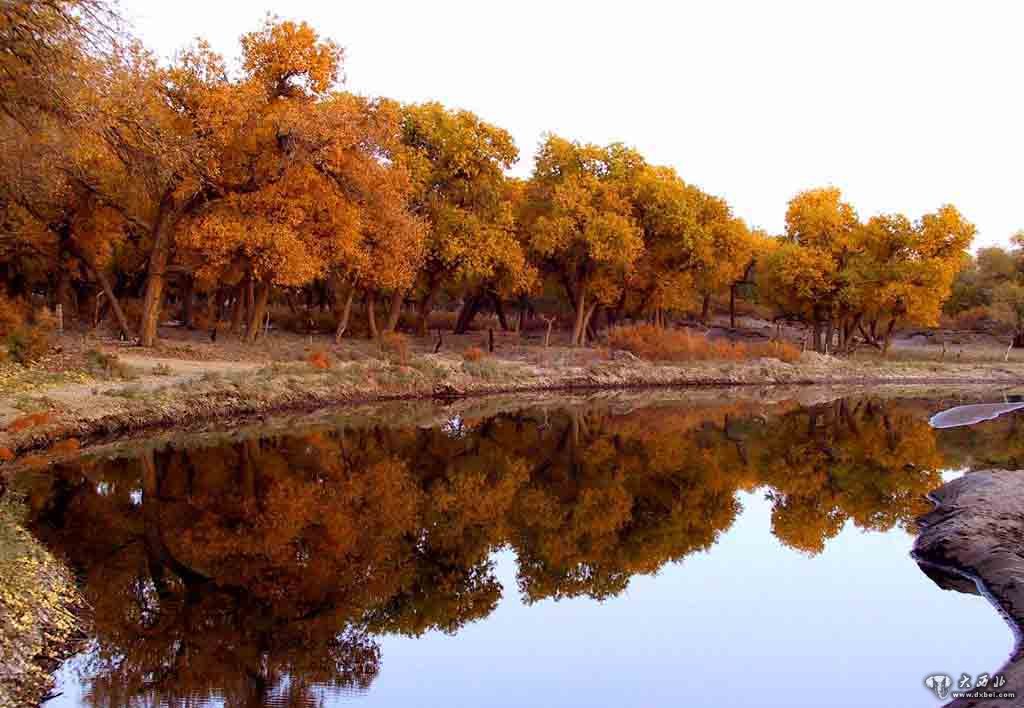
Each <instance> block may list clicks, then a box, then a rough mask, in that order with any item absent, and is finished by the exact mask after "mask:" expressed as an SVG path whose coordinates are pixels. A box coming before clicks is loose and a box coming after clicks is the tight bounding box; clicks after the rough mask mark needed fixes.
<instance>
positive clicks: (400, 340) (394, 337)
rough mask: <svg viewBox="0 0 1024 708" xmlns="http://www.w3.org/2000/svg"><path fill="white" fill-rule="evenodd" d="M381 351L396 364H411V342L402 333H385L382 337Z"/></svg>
mask: <svg viewBox="0 0 1024 708" xmlns="http://www.w3.org/2000/svg"><path fill="white" fill-rule="evenodd" d="M380 351H381V354H383V355H384V357H385V358H386V359H387V360H388V361H390V362H392V363H394V364H400V365H401V366H406V365H407V364H408V363H409V340H408V338H406V336H405V335H404V334H402V333H400V332H385V333H384V334H382V335H381V337H380Z"/></svg>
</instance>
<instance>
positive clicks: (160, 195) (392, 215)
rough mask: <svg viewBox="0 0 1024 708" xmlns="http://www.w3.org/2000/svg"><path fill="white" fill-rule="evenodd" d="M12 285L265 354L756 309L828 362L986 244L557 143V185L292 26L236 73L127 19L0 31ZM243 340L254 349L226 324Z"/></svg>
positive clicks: (1, 18) (0, 199) (277, 29)
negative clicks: (271, 325) (301, 310)
mask: <svg viewBox="0 0 1024 708" xmlns="http://www.w3.org/2000/svg"><path fill="white" fill-rule="evenodd" d="M0 45H2V46H3V47H4V49H5V51H4V52H3V53H2V55H0V141H2V143H3V144H2V146H0V147H2V149H0V219H2V220H3V228H2V229H0V278H2V282H3V285H4V289H5V295H6V297H7V298H9V299H18V300H23V301H27V300H28V299H30V298H31V297H36V298H37V299H40V298H45V301H46V302H47V304H48V305H49V306H51V307H55V306H56V305H57V304H60V305H61V307H62V310H63V312H64V313H66V315H67V317H69V318H73V317H76V316H77V317H79V318H82V319H89V318H92V319H97V315H99V314H103V313H107V312H109V314H110V315H112V316H113V318H114V320H115V321H116V323H117V327H118V328H119V329H120V330H121V333H122V335H123V336H124V337H125V338H128V339H136V338H137V339H138V340H139V342H140V343H141V344H142V345H144V346H150V345H153V344H154V343H155V342H156V340H157V331H158V330H157V327H158V324H159V323H160V322H161V320H162V319H164V318H165V317H167V316H168V313H166V312H165V310H167V309H168V306H167V300H168V295H170V296H171V297H172V298H173V300H174V304H175V306H176V308H178V309H177V310H176V314H175V316H177V317H179V318H180V319H181V320H182V321H183V323H184V324H185V325H187V326H195V325H196V324H197V322H199V321H203V322H205V323H206V324H207V325H210V323H212V325H210V326H213V327H216V326H217V323H220V322H224V323H226V324H225V326H226V327H228V328H230V330H231V331H232V332H237V333H238V334H239V335H240V336H243V337H244V338H245V339H246V340H248V341H254V340H256V339H257V338H258V337H259V336H260V335H261V333H262V332H264V331H265V330H264V327H263V325H264V323H265V321H266V316H267V310H268V306H269V305H270V304H271V303H273V302H282V303H288V304H289V305H291V306H292V307H293V308H294V307H295V303H296V302H297V301H301V300H303V299H305V301H306V302H307V303H316V304H319V305H321V306H322V307H324V308H327V309H329V310H330V311H331V312H333V314H334V318H333V326H334V328H335V332H336V336H337V338H339V339H340V338H341V337H343V336H344V335H345V334H346V333H351V332H352V329H353V328H352V327H350V322H351V320H352V318H353V317H354V313H355V312H358V313H359V317H360V321H361V322H363V323H365V328H366V331H367V332H368V333H369V334H370V336H377V335H378V334H379V333H380V332H383V331H393V330H395V329H396V328H397V327H398V326H399V322H400V320H401V316H402V313H403V312H405V313H407V314H408V313H410V312H411V313H414V324H412V325H411V327H410V328H411V329H412V330H414V331H416V332H418V333H420V334H424V333H425V331H426V329H427V326H428V323H429V318H430V315H431V312H432V311H433V310H434V309H435V308H436V307H437V306H438V305H439V303H458V304H459V306H460V307H461V310H460V313H459V316H458V317H457V319H456V320H455V322H454V326H455V328H456V330H457V331H465V330H466V329H467V328H468V327H469V326H470V324H471V322H472V320H473V318H474V316H475V315H476V314H477V313H478V312H479V311H481V310H483V309H488V310H493V311H494V312H495V314H496V315H497V316H498V317H499V319H500V320H501V323H502V326H506V327H515V326H517V325H516V324H515V323H513V322H511V321H510V320H511V318H508V317H506V313H505V308H506V306H507V305H509V304H513V305H514V306H516V307H517V308H518V309H519V313H520V320H521V319H522V317H523V316H524V314H525V313H528V312H530V311H531V310H532V309H534V307H535V302H536V300H537V298H544V299H545V301H549V302H550V301H553V302H555V303H556V304H557V306H558V308H559V309H560V310H562V311H565V312H571V313H572V318H571V323H572V326H571V329H572V334H571V341H572V343H573V344H575V345H584V344H585V343H586V342H587V341H588V339H589V338H593V337H594V336H595V334H596V333H597V332H598V331H599V330H600V329H601V328H602V327H607V326H609V325H613V324H615V323H618V322H623V321H630V320H633V321H635V320H638V319H643V320H648V321H650V322H653V323H655V324H657V325H664V324H665V323H666V322H668V321H669V319H670V317H672V316H678V315H680V314H683V313H688V314H693V315H695V316H699V317H702V318H703V319H707V318H708V316H709V310H710V306H711V303H712V300H713V299H722V300H724V299H725V298H728V299H729V302H730V304H731V305H732V308H731V309H732V314H733V325H735V302H736V299H737V297H756V299H757V300H759V301H760V302H762V303H764V304H766V305H769V306H771V307H772V308H773V310H774V313H775V314H776V315H777V316H778V317H781V318H787V319H791V320H794V321H798V322H802V323H805V324H807V325H808V326H809V328H810V331H811V332H813V341H812V344H813V346H814V347H815V348H816V349H817V350H819V351H826V350H828V351H841V350H845V349H849V348H851V347H852V346H853V345H854V344H856V343H864V342H866V343H867V344H869V345H872V346H875V347H878V348H880V349H885V348H887V347H888V344H889V341H890V339H891V336H892V333H893V331H894V329H895V328H896V327H897V326H898V324H899V323H900V322H903V321H908V322H918V323H921V324H926V325H927V324H935V323H937V321H938V316H939V312H940V308H941V307H942V304H943V302H944V301H945V300H946V298H947V297H948V296H949V294H950V289H951V286H952V284H953V280H954V277H955V275H956V273H957V271H958V270H959V269H960V267H961V265H962V263H963V262H964V259H965V258H966V249H967V247H968V246H969V244H970V242H971V239H972V237H973V235H974V231H975V230H974V227H973V226H972V225H971V224H970V223H968V222H967V221H966V220H965V219H964V218H963V217H962V216H961V215H960V214H959V212H957V210H956V209H955V208H954V207H952V206H949V205H946V206H942V207H940V208H939V209H938V210H937V211H935V212H934V213H931V214H927V215H925V216H923V217H921V218H920V219H918V220H917V221H912V220H911V219H909V218H907V217H905V216H903V215H901V214H886V215H879V216H874V217H871V218H870V219H867V220H866V221H862V220H860V219H859V218H858V216H857V214H856V212H855V211H854V209H853V207H852V206H851V205H849V204H848V203H846V202H844V201H843V200H842V197H841V194H840V192H839V190H837V189H835V188H831V187H828V188H822V189H813V190H810V191H807V192H803V193H801V194H798V195H797V196H796V197H794V198H793V200H792V201H791V202H790V204H789V209H788V211H787V215H786V229H785V233H783V234H781V235H770V234H767V233H764V232H761V231H758V230H754V229H751V228H749V227H748V226H747V225H746V224H745V223H744V222H743V221H742V220H741V219H739V218H737V217H736V216H735V214H734V213H733V211H732V209H731V208H730V206H729V204H728V203H727V202H726V201H725V200H724V199H722V198H720V197H717V196H713V195H710V194H707V193H706V192H704V191H702V190H701V189H699V188H697V187H695V186H694V185H692V184H690V183H688V182H686V181H684V180H683V179H682V178H681V177H680V176H679V175H678V174H677V173H676V172H675V170H673V169H672V168H669V167H664V166H657V165H652V164H650V163H649V162H647V160H645V159H644V157H643V156H642V155H640V154H639V153H638V152H637V151H635V150H633V149H631V148H629V147H626V146H625V145H622V144H618V143H615V144H611V145H607V146H598V145H591V144H584V143H580V142H575V141H572V140H568V139H565V138H562V137H558V136H555V135H548V136H546V137H545V138H544V139H543V140H542V142H541V144H540V146H539V147H538V149H537V152H536V154H535V164H534V169H533V173H532V175H531V176H530V177H529V178H528V179H519V178H516V177H512V176H510V175H509V174H508V169H509V168H510V167H511V166H512V165H513V164H514V163H516V161H517V160H518V159H519V150H518V148H517V147H516V145H515V144H514V142H513V140H512V137H511V136H510V134H509V133H508V132H507V131H505V130H503V129H502V128H499V127H497V126H495V125H491V124H489V123H487V122H485V121H483V120H481V119H480V118H479V117H477V116H476V115H474V114H472V113H470V112H468V111H465V110H454V109H450V108H447V107H445V106H442V105H440V104H438V103H426V104H418V105H417V104H401V103H398V102H396V101H393V100H390V99H386V98H365V97H361V96H356V95H354V94H351V93H346V92H344V91H342V90H340V89H339V85H340V83H341V76H342V69H343V61H344V52H343V50H342V48H341V47H340V46H339V45H337V44H336V43H334V42H333V41H331V40H328V39H325V38H323V37H321V36H320V35H319V34H318V33H317V32H316V31H315V30H314V29H313V28H312V27H310V26H309V25H307V24H305V23H295V22H290V21H283V20H280V19H277V18H273V17H270V18H268V19H267V20H266V21H265V22H264V24H263V25H262V26H261V27H259V28H258V29H256V30H255V31H253V32H249V33H247V34H244V35H242V37H241V54H240V57H239V59H238V60H237V61H228V60H226V59H225V58H224V57H222V56H220V55H219V54H217V53H216V52H214V51H213V50H212V49H211V47H210V46H209V45H208V44H206V43H205V42H203V41H197V42H196V43H195V44H193V45H192V46H190V47H188V48H186V49H184V50H182V51H181V52H180V53H179V54H178V55H177V56H176V58H175V59H174V60H173V61H171V62H170V63H163V62H161V61H159V60H158V59H157V58H156V57H155V56H154V55H153V54H152V53H151V52H150V51H149V50H147V49H146V48H145V47H143V46H142V45H141V44H140V43H139V42H138V41H136V40H134V39H132V38H131V37H130V36H128V35H127V33H126V32H125V31H124V29H123V27H122V24H121V22H120V20H119V19H118V18H117V16H116V15H115V14H114V13H113V12H112V11H111V10H110V8H109V7H107V6H106V5H105V4H104V2H103V1H102V0H47V1H45V2H43V1H39V0H12V1H11V2H6V3H4V4H3V6H2V8H0ZM227 323H229V324H227Z"/></svg>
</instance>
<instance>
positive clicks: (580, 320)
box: [572, 285, 587, 347]
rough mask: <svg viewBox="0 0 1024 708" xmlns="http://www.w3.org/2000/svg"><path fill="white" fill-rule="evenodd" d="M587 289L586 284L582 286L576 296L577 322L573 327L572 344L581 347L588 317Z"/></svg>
mask: <svg viewBox="0 0 1024 708" xmlns="http://www.w3.org/2000/svg"><path fill="white" fill-rule="evenodd" d="M586 299H587V289H586V287H585V286H582V285H581V286H580V290H579V294H578V295H577V296H576V324H575V325H573V328H572V346H574V347H579V346H582V345H583V339H584V338H585V337H586V329H585V326H586V319H587V312H586V310H587V306H586V305H587V303H586Z"/></svg>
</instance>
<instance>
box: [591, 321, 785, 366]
mask: <svg viewBox="0 0 1024 708" xmlns="http://www.w3.org/2000/svg"><path fill="white" fill-rule="evenodd" d="M608 343H609V344H610V345H611V347H612V348H613V349H624V350H626V351H628V352H630V353H632V354H635V355H636V356H638V357H640V358H641V359H648V360H650V361H703V360H716V361H744V360H748V359H760V358H772V359H779V360H781V361H785V362H789V363H793V362H796V361H798V360H799V359H800V350H799V349H798V348H797V347H796V346H794V345H793V344H790V343H789V342H749V343H748V342H731V341H728V340H712V339H708V338H707V337H706V336H704V335H698V334H693V333H692V332H690V331H689V330H679V329H663V328H660V327H655V326H654V325H648V324H640V325H632V326H628V327H616V328H614V329H612V330H610V331H609V333H608Z"/></svg>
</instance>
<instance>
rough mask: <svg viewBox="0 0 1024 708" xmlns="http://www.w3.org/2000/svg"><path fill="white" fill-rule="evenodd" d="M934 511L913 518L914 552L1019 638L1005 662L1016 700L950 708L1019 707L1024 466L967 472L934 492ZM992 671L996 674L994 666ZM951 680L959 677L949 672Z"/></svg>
mask: <svg viewBox="0 0 1024 708" xmlns="http://www.w3.org/2000/svg"><path fill="white" fill-rule="evenodd" d="M931 496H932V500H933V501H934V502H935V504H936V507H935V510H934V511H932V512H930V513H928V514H926V515H925V516H923V517H922V518H921V519H919V520H918V522H919V524H920V526H921V532H920V535H919V536H918V538H917V540H916V542H915V543H914V556H915V558H917V560H918V562H919V563H921V565H922V569H923V570H924V571H925V572H926V573H927V574H928V575H929V576H930V577H932V578H933V579H934V580H935V581H936V582H937V583H938V584H939V585H940V586H942V587H945V588H947V589H952V590H959V591H961V592H980V593H982V594H984V595H985V596H987V597H988V598H989V600H991V601H992V602H993V603H994V604H995V605H996V607H997V608H998V609H999V611H1000V612H1001V613H1002V615H1003V616H1004V618H1005V619H1006V620H1007V622H1008V623H1009V624H1010V626H1011V628H1012V629H1013V631H1014V633H1015V635H1016V637H1017V642H1016V644H1015V647H1014V651H1013V653H1012V655H1011V656H1010V658H1009V660H1008V662H1007V663H1006V665H1005V666H1003V667H1002V668H1001V669H999V670H998V672H999V673H1003V674H1005V676H1006V686H1005V690H1013V691H1016V692H1017V698H1016V699H1015V700H1012V701H1009V700H1006V699H957V700H955V701H953V702H952V703H950V704H949V706H952V707H955V708H968V707H969V706H970V707H972V708H973V707H976V706H977V707H980V706H985V707H991V708H1000V707H1003V708H1005V706H1009V705H1022V704H1024V660H1022V659H1024V647H1022V644H1021V636H1022V631H1024V554H1022V551H1021V539H1022V538H1024V470H1013V471H1007V470H985V471H979V472H971V473H968V474H966V475H964V476H963V477H961V478H960V479H957V480H954V481H952V482H950V483H948V484H945V485H943V486H942V487H940V488H939V489H938V490H936V491H935V492H934V493H933V494H932V495H931ZM992 673H993V674H995V673H997V670H995V667H993V671H992ZM953 680H954V681H955V680H956V676H954V677H953Z"/></svg>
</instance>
